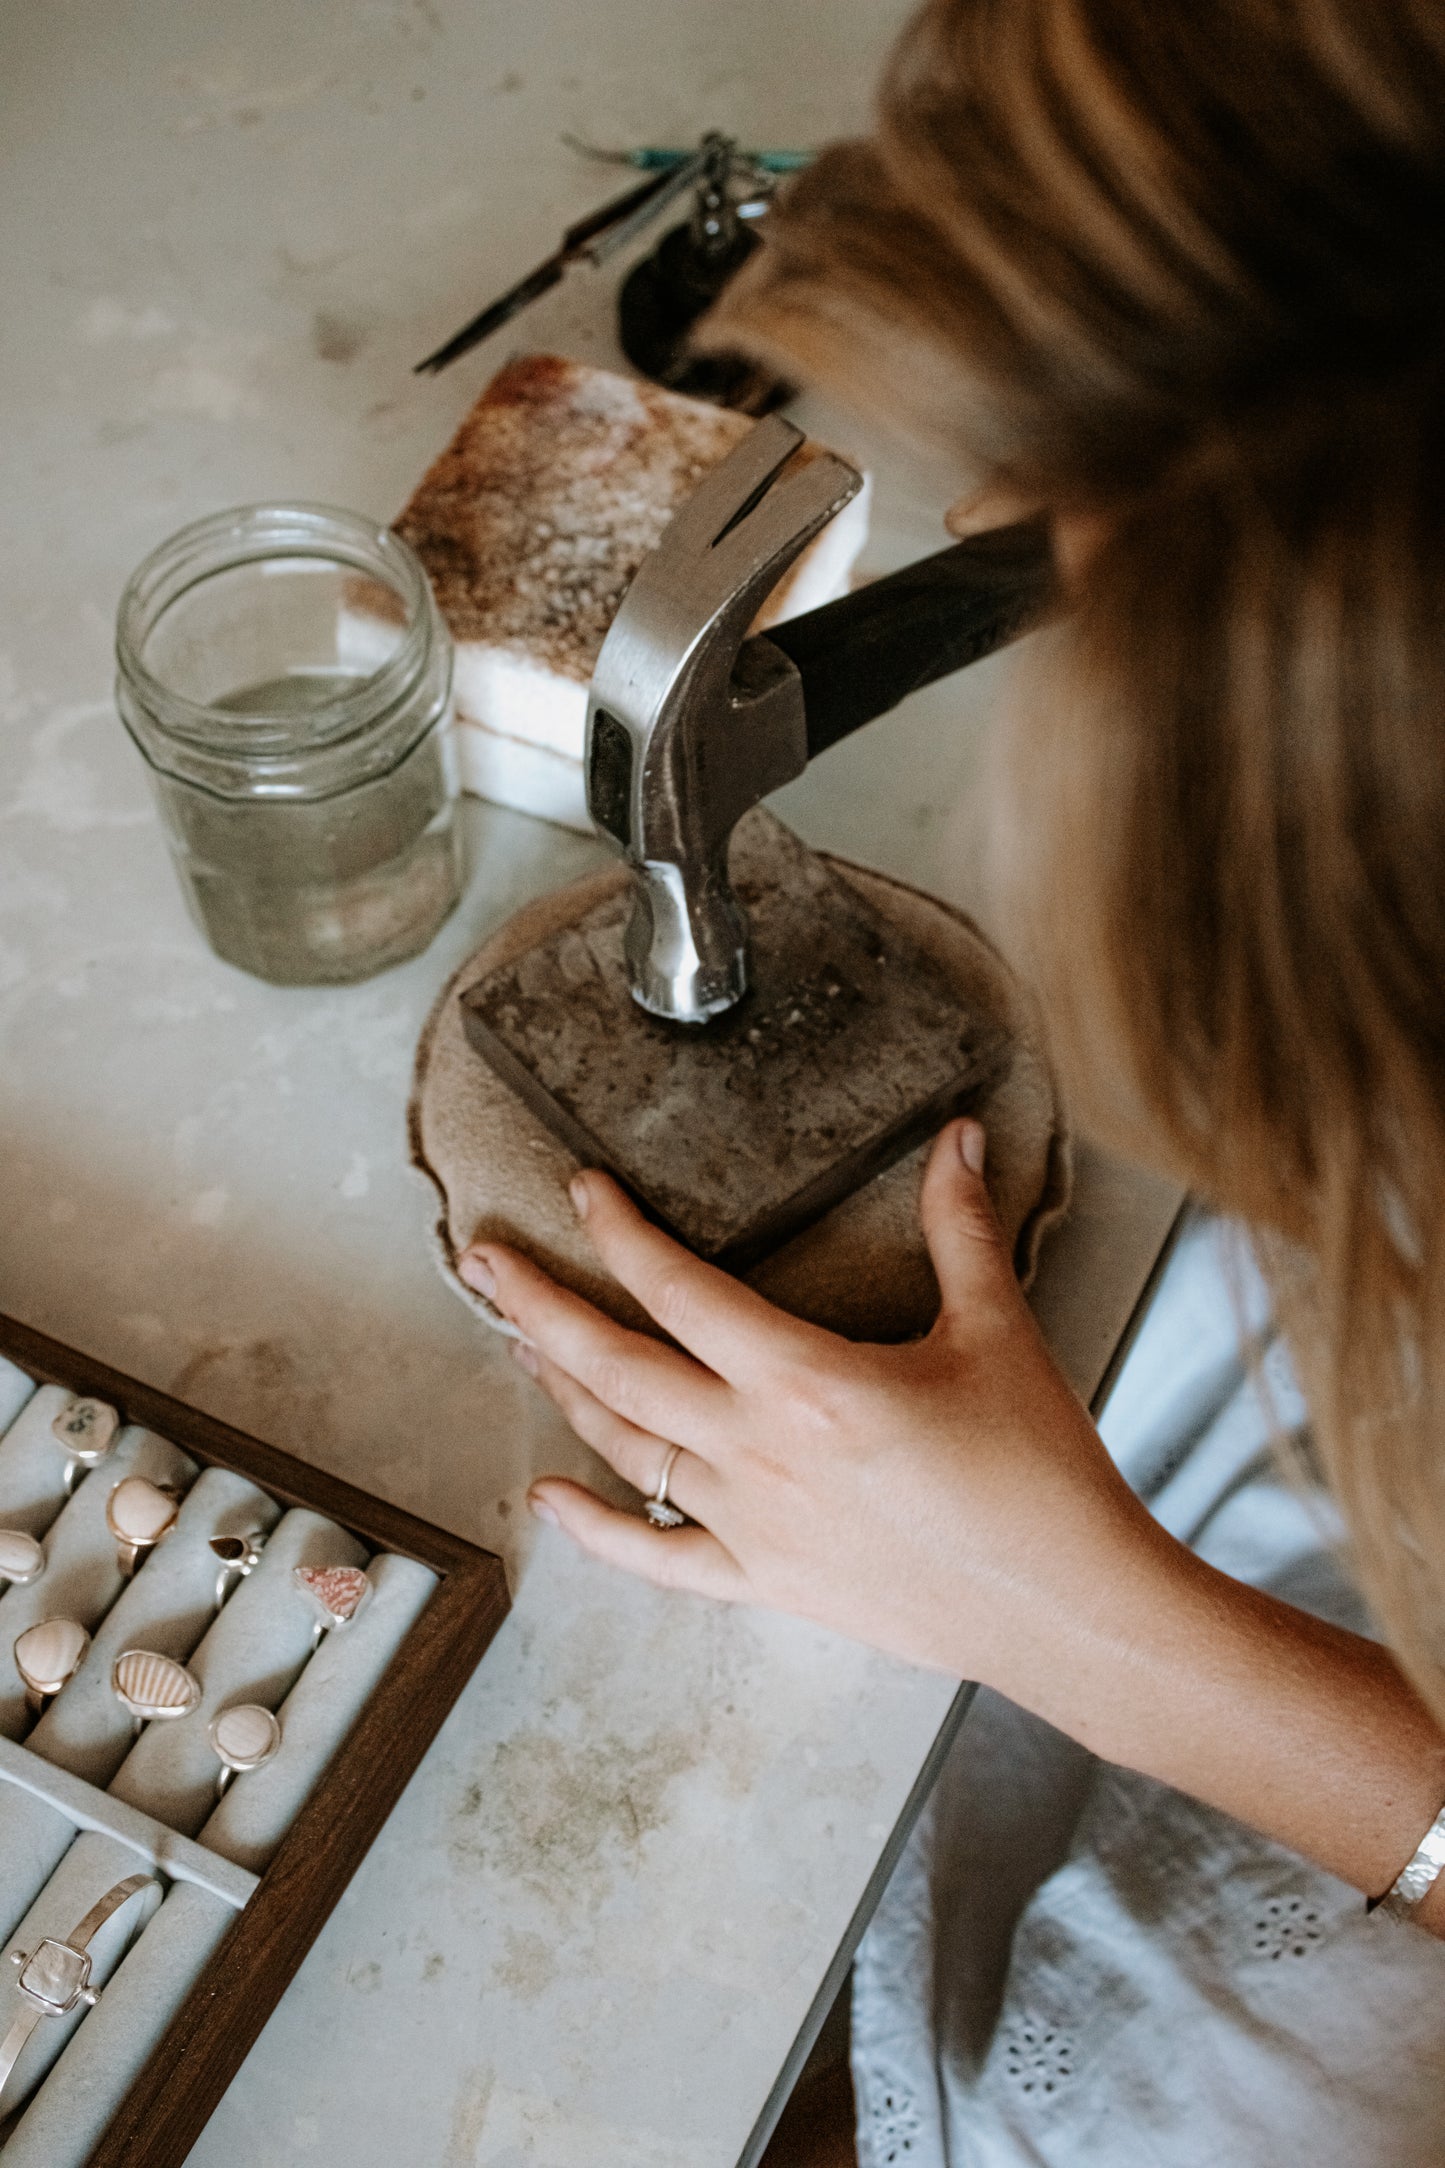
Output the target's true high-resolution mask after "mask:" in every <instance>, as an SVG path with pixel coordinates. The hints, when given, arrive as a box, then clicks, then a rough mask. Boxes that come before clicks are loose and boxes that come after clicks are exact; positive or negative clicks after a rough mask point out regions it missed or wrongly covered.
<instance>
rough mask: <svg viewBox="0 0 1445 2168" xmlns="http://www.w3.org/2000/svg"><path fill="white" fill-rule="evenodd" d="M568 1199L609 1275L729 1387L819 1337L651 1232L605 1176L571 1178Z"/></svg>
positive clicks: (654, 1230) (665, 1237) (754, 1377)
mask: <svg viewBox="0 0 1445 2168" xmlns="http://www.w3.org/2000/svg"><path fill="white" fill-rule="evenodd" d="M572 1200H573V1203H574V1204H575V1205H576V1207H577V1212H578V1216H579V1217H580V1218H581V1220H582V1221H583V1223H584V1225H585V1226H586V1229H587V1233H588V1235H589V1237H590V1238H591V1241H592V1245H593V1247H594V1249H595V1250H596V1251H597V1254H598V1256H599V1257H600V1258H601V1259H602V1262H603V1264H604V1265H606V1267H607V1269H608V1271H609V1272H610V1273H611V1274H612V1277H613V1278H614V1279H615V1280H620V1281H621V1283H622V1285H623V1286H624V1287H625V1288H626V1289H627V1290H628V1292H629V1294H632V1295H635V1296H636V1297H637V1300H638V1301H639V1302H640V1303H641V1304H642V1307H643V1308H644V1310H646V1312H647V1314H648V1316H649V1317H654V1318H656V1320H657V1322H658V1324H659V1325H661V1327H662V1329H663V1331H664V1332H667V1333H670V1334H671V1336H672V1338H673V1339H674V1340H676V1341H678V1342H679V1343H680V1344H681V1345H682V1346H683V1347H685V1348H687V1349H689V1350H690V1352H691V1353H692V1354H694V1355H696V1356H697V1358H698V1359H699V1361H700V1362H705V1363H706V1364H707V1366H708V1368H709V1369H710V1370H714V1371H716V1372H717V1374H718V1376H719V1377H722V1378H726V1379H727V1381H728V1383H729V1384H730V1385H736V1386H744V1385H747V1384H750V1383H754V1382H756V1381H757V1379H758V1378H759V1376H760V1375H761V1374H763V1373H764V1372H765V1370H766V1369H767V1367H768V1366H769V1364H770V1362H774V1361H776V1359H777V1358H778V1357H779V1356H782V1355H788V1356H793V1357H795V1356H796V1355H797V1354H798V1353H799V1352H800V1351H801V1350H802V1348H803V1347H804V1346H805V1344H806V1343H808V1342H809V1341H817V1342H822V1341H825V1340H826V1339H827V1335H826V1334H824V1333H822V1332H820V1331H819V1330H818V1328H817V1327H816V1326H812V1325H805V1324H803V1323H801V1322H800V1320H799V1319H797V1318H795V1317H789V1315H788V1313H787V1311H786V1310H779V1309H778V1308H776V1307H775V1305H774V1304H773V1303H771V1302H769V1301H768V1300H767V1299H766V1297H765V1296H762V1295H759V1294H758V1293H756V1291H755V1290H754V1289H753V1288H751V1287H745V1286H744V1285H743V1283H742V1281H741V1280H735V1279H734V1278H733V1276H732V1274H731V1273H728V1272H723V1271H720V1270H719V1268H718V1267H717V1266H716V1265H707V1264H704V1263H703V1261H702V1259H701V1258H700V1257H694V1256H693V1254H692V1252H691V1250H688V1249H684V1247H683V1245H682V1244H681V1243H680V1242H675V1241H674V1240H673V1238H672V1236H671V1235H666V1234H664V1233H663V1231H662V1229H661V1228H660V1227H654V1226H653V1224H652V1222H651V1221H650V1220H648V1219H645V1218H644V1217H643V1215H642V1213H641V1212H639V1211H638V1209H637V1207H636V1205H635V1204H633V1202H632V1200H631V1198H630V1197H628V1196H627V1195H626V1193H625V1192H624V1191H623V1190H621V1189H620V1188H619V1187H618V1185H617V1184H616V1182H614V1181H613V1180H612V1178H611V1176H610V1175H606V1174H601V1173H598V1172H597V1171H596V1170H595V1169H594V1170H591V1171H589V1172H588V1173H586V1174H579V1175H578V1176H577V1177H576V1179H575V1180H574V1181H573V1183H572Z"/></svg>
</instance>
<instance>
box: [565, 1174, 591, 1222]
mask: <svg viewBox="0 0 1445 2168" xmlns="http://www.w3.org/2000/svg"><path fill="white" fill-rule="evenodd" d="M567 1194H568V1196H569V1197H570V1198H571V1199H572V1206H573V1210H574V1211H575V1212H576V1214H577V1217H578V1219H586V1217H587V1214H588V1212H589V1211H590V1209H591V1206H592V1198H591V1196H590V1194H589V1192H588V1188H587V1178H586V1176H585V1175H581V1174H574V1175H573V1177H572V1179H571V1181H570V1182H569V1183H568V1184H567Z"/></svg>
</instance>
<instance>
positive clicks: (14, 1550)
mask: <svg viewBox="0 0 1445 2168" xmlns="http://www.w3.org/2000/svg"><path fill="white" fill-rule="evenodd" d="M44 1571H45V1553H44V1551H42V1550H41V1548H40V1545H39V1544H38V1543H37V1542H36V1540H35V1538H34V1536H27V1535H26V1533H25V1530H24V1529H23V1528H0V1581H8V1582H9V1583H10V1586H11V1587H12V1588H29V1587H30V1585H31V1583H32V1582H34V1581H38V1580H39V1579H40V1576H41V1574H42V1573H44Z"/></svg>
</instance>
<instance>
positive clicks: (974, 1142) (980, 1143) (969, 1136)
mask: <svg viewBox="0 0 1445 2168" xmlns="http://www.w3.org/2000/svg"><path fill="white" fill-rule="evenodd" d="M958 1149H959V1152H960V1153H961V1154H962V1157H963V1164H964V1165H965V1167H967V1169H968V1171H969V1173H970V1174H982V1173H983V1155H984V1153H985V1152H986V1151H987V1149H988V1137H987V1135H986V1134H985V1132H984V1126H983V1123H982V1122H965V1123H964V1125H963V1127H962V1129H960V1131H959V1133H958Z"/></svg>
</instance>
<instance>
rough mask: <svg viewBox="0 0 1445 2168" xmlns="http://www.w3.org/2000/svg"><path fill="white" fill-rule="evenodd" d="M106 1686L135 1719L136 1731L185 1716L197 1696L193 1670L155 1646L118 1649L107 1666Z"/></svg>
mask: <svg viewBox="0 0 1445 2168" xmlns="http://www.w3.org/2000/svg"><path fill="white" fill-rule="evenodd" d="M110 1687H111V1692H112V1693H113V1694H114V1695H115V1698H116V1700H117V1701H119V1702H122V1703H123V1704H124V1706H125V1707H126V1708H127V1709H129V1711H130V1713H131V1715H132V1717H133V1718H134V1719H135V1728H136V1732H137V1734H139V1732H140V1728H141V1726H142V1724H164V1723H167V1722H169V1721H170V1719H171V1718H172V1717H176V1716H189V1715H190V1713H191V1711H192V1709H194V1708H195V1706H196V1704H197V1703H198V1702H199V1700H200V1698H201V1685H200V1681H199V1679H197V1678H196V1677H195V1675H194V1673H192V1672H189V1671H187V1669H186V1667H185V1665H184V1664H178V1663H177V1662H176V1659H175V1658H174V1656H162V1655H160V1654H159V1653H158V1652H157V1651H156V1650H155V1649H122V1650H121V1652H120V1654H119V1656H117V1658H116V1660H115V1662H114V1663H113V1664H112V1665H111V1667H110Z"/></svg>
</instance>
